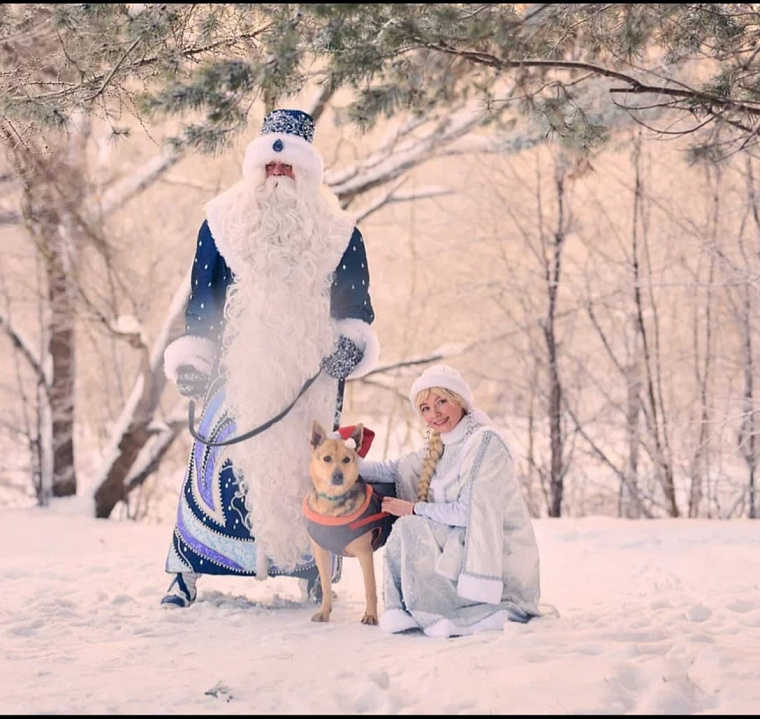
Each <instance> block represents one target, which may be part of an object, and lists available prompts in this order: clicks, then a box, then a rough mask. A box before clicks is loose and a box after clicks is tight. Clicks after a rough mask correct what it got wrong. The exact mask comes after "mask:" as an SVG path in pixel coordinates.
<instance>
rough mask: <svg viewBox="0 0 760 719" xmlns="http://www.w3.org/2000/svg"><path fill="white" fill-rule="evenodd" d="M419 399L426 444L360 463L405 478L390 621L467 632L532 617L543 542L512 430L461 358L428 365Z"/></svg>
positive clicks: (391, 571)
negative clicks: (492, 414) (482, 399)
mask: <svg viewBox="0 0 760 719" xmlns="http://www.w3.org/2000/svg"><path fill="white" fill-rule="evenodd" d="M409 401H410V402H411V404H412V407H414V409H415V410H416V411H417V412H419V414H420V415H421V417H422V418H423V419H424V421H425V422H426V423H427V425H428V426H427V431H426V442H425V448H424V449H422V450H420V451H418V452H413V453H411V454H408V455H406V456H404V457H401V458H400V459H395V460H390V461H385V462H377V461H370V460H366V459H365V460H362V461H361V463H360V471H361V473H362V476H363V477H364V478H365V479H366V480H367V481H368V482H371V483H394V484H395V494H396V496H395V497H391V496H386V497H385V498H384V499H383V510H384V511H387V512H389V513H390V514H393V515H395V516H397V517H399V519H397V520H396V522H395V524H394V526H393V531H392V532H391V535H390V537H389V538H388V542H387V544H386V545H385V557H384V560H385V561H384V572H383V601H384V612H383V614H382V615H381V617H380V622H379V624H380V628H381V629H383V630H384V631H387V632H402V631H406V630H409V629H421V630H422V631H424V632H425V634H428V635H430V636H457V635H464V634H473V633H475V632H479V631H484V630H488V629H501V628H502V627H503V626H504V624H505V622H507V621H517V622H527V621H528V620H529V619H530V618H531V617H533V616H537V615H539V614H540V613H541V612H540V611H539V608H538V601H539V596H540V586H539V556H538V546H537V544H536V539H535V535H534V533H533V526H532V524H531V519H530V515H529V514H528V511H527V508H526V506H525V503H524V501H523V499H522V495H521V493H520V487H519V485H518V482H517V479H516V477H515V471H514V463H513V460H512V455H511V453H510V451H509V447H508V446H507V443H506V441H505V439H504V437H503V436H502V435H501V434H500V433H499V431H498V430H497V429H496V428H495V427H494V426H493V424H492V423H491V421H490V419H489V418H488V416H487V415H485V414H484V413H483V412H481V411H479V410H478V409H476V408H475V407H474V405H473V398H472V391H471V389H470V387H469V385H468V384H467V383H466V382H465V381H464V379H463V378H462V376H461V375H460V374H459V372H457V370H455V369H454V368H453V367H449V366H447V365H435V366H432V367H429V368H428V369H427V370H425V371H424V372H423V373H422V374H421V375H420V376H419V377H418V378H417V379H416V380H415V381H414V383H413V384H412V388H411V391H410V393H409ZM386 494H387V493H386Z"/></svg>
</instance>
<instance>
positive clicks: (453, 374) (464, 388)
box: [409, 364, 472, 412]
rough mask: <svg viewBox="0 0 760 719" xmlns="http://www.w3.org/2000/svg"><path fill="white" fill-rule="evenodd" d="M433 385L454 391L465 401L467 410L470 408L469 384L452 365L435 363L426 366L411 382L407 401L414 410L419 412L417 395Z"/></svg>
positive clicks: (470, 392) (470, 391)
mask: <svg viewBox="0 0 760 719" xmlns="http://www.w3.org/2000/svg"><path fill="white" fill-rule="evenodd" d="M433 387H443V388H444V389H448V390H451V391H452V392H456V393H457V394H458V395H459V396H460V397H461V398H462V399H463V400H464V401H465V402H466V403H467V410H468V411H469V410H471V409H472V390H471V389H470V385H468V384H467V382H465V381H464V379H463V378H462V375H461V374H459V372H457V370H455V369H454V368H453V367H449V366H448V365H445V364H436V365H433V366H432V367H428V368H427V369H426V370H425V371H424V372H423V373H422V374H421V375H420V376H419V377H417V379H416V380H414V382H413V383H412V388H411V389H410V390H409V403H410V404H411V405H412V409H413V410H414V411H415V412H419V409H418V407H417V402H416V399H417V395H418V394H419V393H420V392H422V390H424V389H432V388H433Z"/></svg>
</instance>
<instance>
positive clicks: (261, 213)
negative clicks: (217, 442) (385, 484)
mask: <svg viewBox="0 0 760 719" xmlns="http://www.w3.org/2000/svg"><path fill="white" fill-rule="evenodd" d="M233 190H234V192H233ZM208 218H209V227H210V229H211V232H212V234H213V236H214V239H215V241H216V243H217V247H218V248H219V250H220V252H222V254H223V255H224V257H225V259H226V260H227V262H228V264H229V265H230V267H231V268H232V270H233V272H234V275H235V282H234V284H233V285H232V286H231V287H230V290H229V294H228V298H227V304H226V306H225V316H226V320H227V324H226V329H225V335H224V353H223V357H222V371H223V372H224V373H225V375H226V379H227V403H228V406H229V408H230V411H231V413H232V414H233V416H234V417H235V419H236V430H237V431H236V434H237V435H239V434H242V433H244V432H248V431H250V430H252V429H253V428H254V427H258V426H259V425H261V424H263V423H265V422H266V421H268V420H269V419H271V418H272V417H274V416H275V415H277V414H279V413H280V412H281V411H282V410H284V409H285V408H286V407H287V405H288V404H290V402H292V401H293V399H295V397H296V395H297V394H298V391H299V390H300V389H301V387H302V385H303V384H304V382H305V381H306V380H308V379H309V378H310V377H312V376H313V375H314V374H316V373H317V371H318V370H319V366H320V361H321V360H322V358H323V357H325V356H326V355H328V354H330V352H331V351H332V349H333V348H334V345H335V341H336V339H337V333H336V329H335V324H334V322H333V321H332V320H331V318H330V283H331V280H332V273H333V272H334V270H335V268H336V266H337V264H338V262H339V261H340V258H341V256H342V255H343V252H344V251H345V249H346V246H347V245H348V242H349V239H350V237H351V232H352V230H353V226H354V223H353V220H352V219H351V218H350V217H349V216H348V215H346V214H345V213H344V212H343V211H342V210H340V208H339V207H337V202H333V203H330V202H329V200H328V199H326V198H323V197H320V196H319V195H318V194H316V193H309V192H308V188H300V187H299V186H298V184H297V183H294V182H293V181H292V180H289V179H288V178H282V177H278V178H269V180H268V181H267V182H266V183H264V184H263V185H262V186H260V187H259V188H251V187H250V185H245V184H243V183H238V185H236V186H235V187H233V188H231V190H228V191H227V193H224V194H223V195H221V196H220V197H218V198H216V200H214V201H212V203H210V205H209V212H208ZM336 392H337V383H336V381H335V380H333V379H332V378H330V377H329V376H327V375H325V374H322V375H320V377H319V378H318V379H317V380H316V382H314V384H313V385H312V386H311V388H310V389H309V390H308V391H307V392H306V393H305V394H304V395H303V396H302V397H301V398H300V399H299V400H298V402H297V403H296V404H295V406H294V407H293V409H292V410H290V412H289V413H288V414H287V415H286V416H285V417H284V418H283V419H282V420H281V421H279V422H277V423H276V424H275V425H273V426H272V427H270V428H269V429H268V430H266V431H265V432H263V433H262V434H260V435H258V436H256V437H254V438H252V439H248V440H245V441H243V442H241V443H239V444H237V445H233V446H232V447H230V450H229V452H230V457H231V458H232V461H233V463H234V466H235V473H236V476H237V477H238V478H239V479H240V482H241V486H242V489H243V491H244V493H245V497H246V505H247V506H248V509H249V511H250V516H251V522H252V527H250V528H249V529H251V533H252V535H253V536H254V537H255V539H256V547H257V552H258V553H259V554H261V553H264V554H265V555H266V556H267V557H271V558H272V559H273V560H274V562H275V563H276V564H277V566H278V568H279V569H285V570H287V569H292V568H293V566H294V565H296V564H298V563H302V562H303V561H304V558H305V556H310V555H311V553H312V552H311V545H310V542H309V538H308V534H307V532H306V521H305V519H304V517H303V514H302V510H301V503H302V500H303V497H304V496H305V494H306V493H307V492H308V491H309V489H310V487H311V486H312V485H311V480H310V479H309V459H310V450H311V448H310V445H309V437H310V434H311V424H312V421H313V420H314V419H317V420H318V421H319V422H321V423H322V425H323V426H329V427H332V419H333V411H334V407H335V399H336ZM259 566H262V565H261V564H260V563H259ZM262 578H263V577H262Z"/></svg>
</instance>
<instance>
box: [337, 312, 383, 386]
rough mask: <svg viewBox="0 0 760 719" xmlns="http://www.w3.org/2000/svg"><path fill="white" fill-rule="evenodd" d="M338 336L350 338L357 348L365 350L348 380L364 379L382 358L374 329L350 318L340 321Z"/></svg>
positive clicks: (338, 323)
mask: <svg viewBox="0 0 760 719" xmlns="http://www.w3.org/2000/svg"><path fill="white" fill-rule="evenodd" d="M337 325H338V334H341V335H343V336H344V337H348V339H350V340H352V341H353V342H354V344H356V345H357V347H360V348H361V349H363V350H364V356H363V357H362V358H361V361H360V362H359V364H358V365H356V367H354V369H353V371H352V372H351V374H350V375H348V379H357V378H359V377H363V376H364V375H365V374H367V372H370V371H371V370H373V369H374V368H375V366H376V365H377V360H378V358H379V356H380V342H379V341H378V339H377V335H376V334H375V333H374V331H373V330H372V328H371V327H370V326H369V325H368V324H367V323H366V322H364V321H362V320H357V319H356V318H354V317H350V318H348V319H345V320H338V322H337Z"/></svg>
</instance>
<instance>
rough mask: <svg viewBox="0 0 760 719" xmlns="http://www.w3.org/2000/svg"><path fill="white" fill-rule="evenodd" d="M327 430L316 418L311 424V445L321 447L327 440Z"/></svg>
mask: <svg viewBox="0 0 760 719" xmlns="http://www.w3.org/2000/svg"><path fill="white" fill-rule="evenodd" d="M325 437H327V432H325V430H324V429H323V428H322V425H321V424H320V423H319V422H317V420H316V419H315V420H314V421H313V422H312V425H311V446H312V447H319V445H320V444H322V442H324V441H325Z"/></svg>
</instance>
